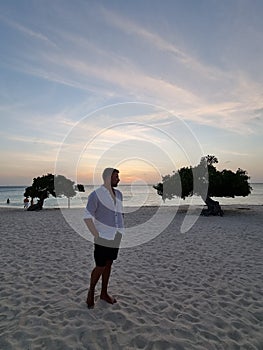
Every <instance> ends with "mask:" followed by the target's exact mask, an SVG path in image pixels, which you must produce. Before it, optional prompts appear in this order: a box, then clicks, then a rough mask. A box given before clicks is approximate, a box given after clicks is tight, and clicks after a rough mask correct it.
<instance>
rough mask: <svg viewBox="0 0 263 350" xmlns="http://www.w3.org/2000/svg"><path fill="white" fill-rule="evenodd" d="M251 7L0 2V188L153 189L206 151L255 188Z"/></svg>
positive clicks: (259, 102) (226, 0)
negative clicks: (52, 182) (59, 182)
mask: <svg viewBox="0 0 263 350" xmlns="http://www.w3.org/2000/svg"><path fill="white" fill-rule="evenodd" d="M262 16H263V2H262V1H261V0H159V1H155V0H151V1H149V0H144V1H138V0H134V1H120V0H116V1H109V0H108V1H103V0H102V1H89V0H86V1H84V0H75V1H69V0H39V1H34V0H24V1H20V0H9V1H4V0H1V1H0V39H1V45H0V76H1V79H0V118H1V129H0V144H1V148H0V154H1V171H0V185H30V184H31V183H32V179H33V178H34V177H37V176H41V175H43V174H47V173H56V174H58V173H60V174H62V175H65V176H66V177H69V178H71V179H72V180H73V181H75V182H76V183H83V184H90V183H95V182H100V181H101V171H102V170H103V168H104V167H106V166H113V167H118V169H120V178H121V182H122V183H134V184H136V183H142V184H144V183H147V184H148V183H151V184H154V183H157V182H159V181H160V180H161V178H162V176H164V175H167V174H171V173H172V172H173V171H176V170H177V169H179V168H180V167H182V166H188V165H197V164H198V162H199V160H200V158H201V157H202V156H205V155H208V154H210V155H215V156H216V157H217V158H218V161H219V163H218V164H217V168H218V169H219V170H222V169H225V168H226V169H231V170H233V171H236V170H237V169H238V168H242V169H244V170H246V171H247V172H248V175H249V176H250V181H251V182H252V183H253V182H263V165H262V149H263V147H262V146H263V137H262V136H263V45H262V37H263V21H262Z"/></svg>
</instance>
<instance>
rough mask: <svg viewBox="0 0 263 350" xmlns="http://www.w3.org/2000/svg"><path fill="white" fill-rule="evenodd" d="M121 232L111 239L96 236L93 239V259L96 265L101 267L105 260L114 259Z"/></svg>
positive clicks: (116, 254) (117, 251)
mask: <svg viewBox="0 0 263 350" xmlns="http://www.w3.org/2000/svg"><path fill="white" fill-rule="evenodd" d="M120 240H121V234H120V233H117V234H116V236H115V239H114V240H113V241H109V240H107V239H103V238H96V239H95V241H94V259H95V263H96V266H100V267H103V266H105V265H106V262H107V260H112V261H113V260H116V259H117V257H118V253H119V245H120Z"/></svg>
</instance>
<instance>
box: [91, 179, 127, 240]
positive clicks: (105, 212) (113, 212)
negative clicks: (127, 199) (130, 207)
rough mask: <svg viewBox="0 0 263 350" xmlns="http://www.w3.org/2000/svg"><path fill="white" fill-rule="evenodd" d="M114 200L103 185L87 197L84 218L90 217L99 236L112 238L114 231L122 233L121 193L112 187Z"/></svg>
mask: <svg viewBox="0 0 263 350" xmlns="http://www.w3.org/2000/svg"><path fill="white" fill-rule="evenodd" d="M114 192H115V201H114V199H113V198H112V196H111V194H110V192H109V190H108V189H107V188H106V187H105V186H103V185H102V186H100V187H99V188H97V189H96V190H95V191H93V192H92V193H91V194H90V195H89V197H88V202H87V206H86V209H85V214H84V219H90V218H92V219H93V221H94V225H95V227H96V229H97V231H98V232H99V236H100V237H101V238H105V239H108V240H113V239H114V237H115V234H116V232H117V231H118V232H120V233H121V234H124V220H123V206H122V193H121V192H120V191H119V190H117V189H114Z"/></svg>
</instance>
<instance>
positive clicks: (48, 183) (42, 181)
mask: <svg viewBox="0 0 263 350" xmlns="http://www.w3.org/2000/svg"><path fill="white" fill-rule="evenodd" d="M50 195H52V196H53V197H61V196H66V197H67V198H70V197H74V196H75V195H76V191H75V189H74V182H73V181H71V180H69V179H67V178H66V177H65V176H63V175H56V176H54V175H53V174H47V175H42V176H41V177H40V176H39V177H37V178H34V179H33V183H32V185H31V186H29V187H27V188H26V189H25V193H24V196H25V197H31V198H32V199H34V198H38V199H39V201H40V202H41V203H43V202H44V200H45V199H46V198H48V197H49V196H50Z"/></svg>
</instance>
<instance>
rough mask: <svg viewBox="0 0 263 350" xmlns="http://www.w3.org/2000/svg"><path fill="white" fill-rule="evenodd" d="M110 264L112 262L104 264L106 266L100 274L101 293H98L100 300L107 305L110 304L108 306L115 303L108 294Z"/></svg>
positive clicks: (108, 261)
mask: <svg viewBox="0 0 263 350" xmlns="http://www.w3.org/2000/svg"><path fill="white" fill-rule="evenodd" d="M112 263H113V261H112V260H107V262H106V266H105V268H104V270H103V273H102V285H101V293H100V298H101V299H103V300H105V301H107V303H110V304H114V303H116V302H117V300H116V299H115V298H113V297H111V296H110V295H109V294H108V284H109V279H110V273H111V265H112Z"/></svg>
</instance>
